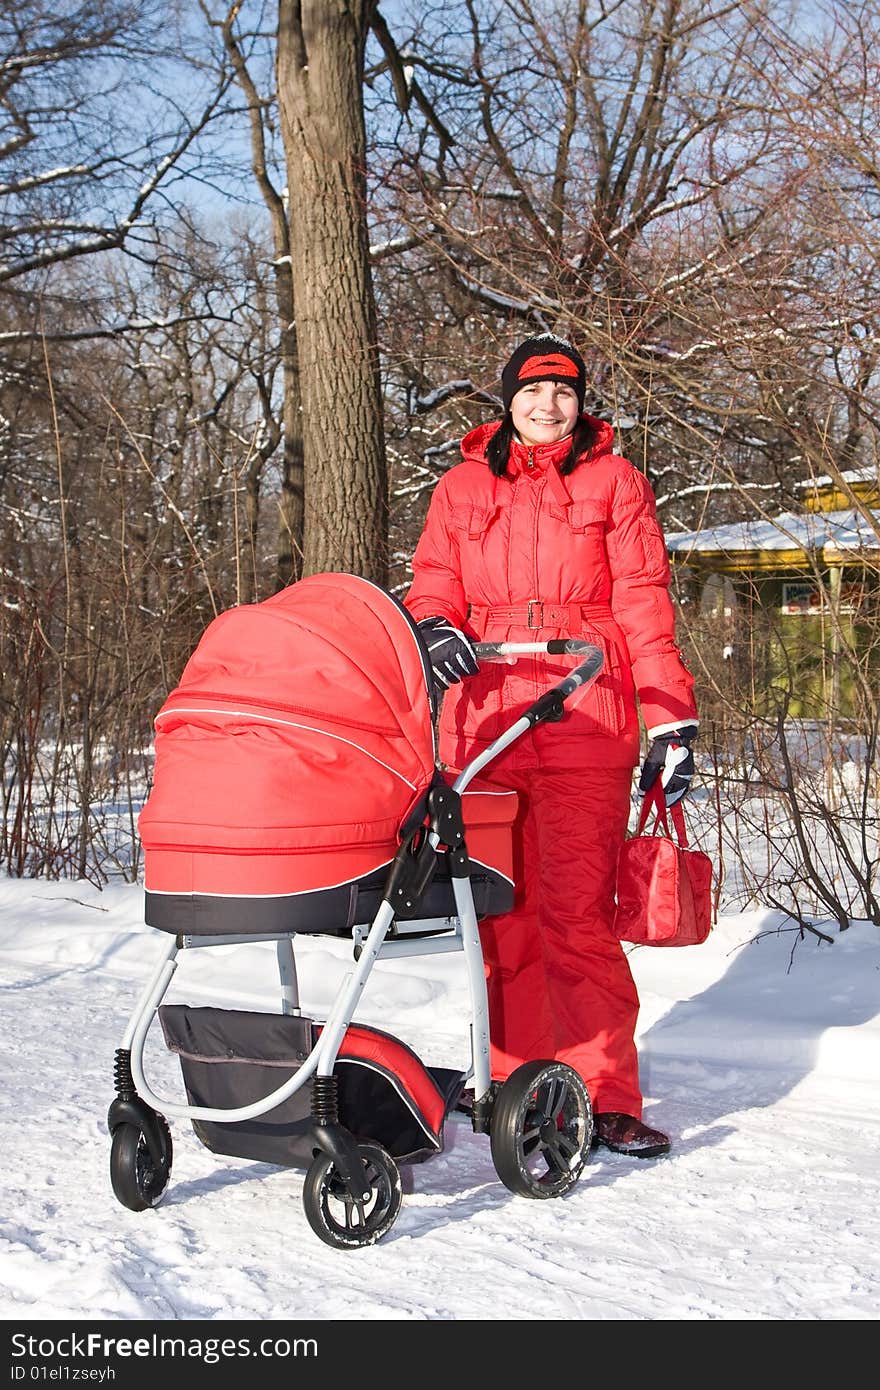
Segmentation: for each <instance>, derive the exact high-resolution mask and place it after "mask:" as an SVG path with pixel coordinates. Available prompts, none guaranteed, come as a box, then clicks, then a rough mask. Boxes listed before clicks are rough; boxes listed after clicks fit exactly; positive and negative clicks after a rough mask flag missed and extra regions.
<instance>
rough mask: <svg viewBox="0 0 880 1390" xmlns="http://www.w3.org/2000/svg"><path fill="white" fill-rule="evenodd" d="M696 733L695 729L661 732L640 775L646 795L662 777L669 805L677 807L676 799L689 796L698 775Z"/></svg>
mask: <svg viewBox="0 0 880 1390" xmlns="http://www.w3.org/2000/svg"><path fill="white" fill-rule="evenodd" d="M696 736H697V731H696V729H695V728H687V729H674V730H673V732H672V733H669V734H658V735H657V737H656V738H655V739H654V742H653V743H652V744H651V747H650V748H649V750H648V756H647V758H646V759H645V761H644V762H643V763H642V772H641V776H640V777H639V791H640V792H641V794H642V796H644V794H645V792H647V791H650V789H651V787H653V785H654V783H655V782H656V781H657V778H658V777H660V778H661V779H662V784H663V789H664V791H665V793H666V805H667V806H674V805H675V803H676V801H681V799H682V797H683V796H687V794H688V791H689V789H690V785H691V778H692V777H693V775H694V755H693V753H692V752H691V744H692V742H693V741H694V739H695V738H696Z"/></svg>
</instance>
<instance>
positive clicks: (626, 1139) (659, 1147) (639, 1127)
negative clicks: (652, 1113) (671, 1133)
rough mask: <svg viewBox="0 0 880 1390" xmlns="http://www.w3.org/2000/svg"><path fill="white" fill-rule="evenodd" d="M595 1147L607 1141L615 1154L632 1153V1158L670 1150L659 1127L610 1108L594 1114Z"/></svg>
mask: <svg viewBox="0 0 880 1390" xmlns="http://www.w3.org/2000/svg"><path fill="white" fill-rule="evenodd" d="M593 1124H594V1129H593V1148H594V1149H595V1148H597V1147H598V1145H599V1144H604V1145H605V1148H606V1149H611V1151H612V1153H616V1154H629V1156H630V1158H659V1157H660V1155H661V1154H668V1153H669V1138H668V1136H667V1135H665V1134H661V1133H660V1130H659V1129H651V1128H650V1127H649V1126H648V1125H643V1124H642V1122H641V1120H637V1119H635V1117H634V1116H633V1115H621V1114H620V1113H619V1112H618V1111H616V1110H609V1111H607V1112H606V1113H605V1114H604V1115H594V1116H593Z"/></svg>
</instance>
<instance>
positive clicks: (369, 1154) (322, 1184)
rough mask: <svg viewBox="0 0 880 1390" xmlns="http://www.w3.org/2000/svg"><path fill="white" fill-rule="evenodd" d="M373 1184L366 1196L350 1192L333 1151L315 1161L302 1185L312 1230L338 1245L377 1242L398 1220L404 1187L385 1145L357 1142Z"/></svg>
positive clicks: (348, 1246)
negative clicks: (362, 1198) (331, 1155)
mask: <svg viewBox="0 0 880 1390" xmlns="http://www.w3.org/2000/svg"><path fill="white" fill-rule="evenodd" d="M357 1152H358V1156H359V1158H360V1160H361V1162H362V1163H363V1165H364V1176H365V1178H366V1181H367V1185H368V1187H369V1189H370V1195H369V1197H368V1198H367V1200H366V1201H357V1200H355V1198H354V1197H352V1195H351V1193H350V1192H349V1191H348V1189H347V1187H346V1185H345V1183H344V1181H343V1179H342V1177H341V1176H340V1174H339V1172H338V1171H337V1169H336V1166H335V1164H334V1162H333V1159H332V1158H331V1157H330V1155H329V1154H326V1153H320V1154H318V1155H317V1157H315V1158H314V1159H313V1160H312V1163H311V1165H310V1167H309V1170H308V1172H307V1173H306V1178H305V1183H304V1185H303V1206H304V1208H305V1213H306V1219H307V1221H308V1223H309V1225H310V1226H311V1228H312V1230H313V1231H314V1232H315V1234H316V1235H317V1236H320V1238H321V1240H323V1241H324V1242H325V1243H326V1244H327V1245H333V1246H335V1248H336V1249H337V1250H353V1249H356V1248H357V1247H358V1246H360V1245H373V1244H375V1242H376V1241H377V1240H381V1239H382V1237H383V1236H384V1235H385V1233H386V1232H387V1231H390V1229H391V1227H392V1226H393V1225H394V1222H395V1221H396V1220H397V1216H398V1213H399V1211H400V1204H401V1202H402V1200H403V1190H402V1187H401V1183H400V1172H399V1171H398V1167H397V1164H396V1163H395V1162H394V1159H393V1158H392V1157H391V1155H390V1154H389V1153H386V1151H385V1149H383V1148H382V1146H381V1144H371V1143H364V1144H358V1146H357Z"/></svg>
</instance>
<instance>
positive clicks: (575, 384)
mask: <svg viewBox="0 0 880 1390" xmlns="http://www.w3.org/2000/svg"><path fill="white" fill-rule="evenodd" d="M531 381H564V382H565V383H566V385H568V386H570V387H571V388H572V390H573V391H575V392H576V393H577V402H578V410H583V408H584V397H585V395H586V392H587V369H586V366H585V364H584V359H583V358H582V357H581V355H580V353H579V352H578V351H577V350H576V348H573V347H572V345H571V343H568V342H566V340H565V339H564V338H557V337H556V336H555V334H553V333H542V334H540V335H539V336H538V337H537V338H527V339H526V340H525V342H524V343H520V345H519V347H518V348H516V349H515V351H514V352H513V353H512V354H511V357H510V360H509V361H508V363H507V365H506V367H505V368H504V371H503V372H502V373H501V399H502V401H503V402H504V409H505V410H509V409H510V402H511V401H512V400H513V398H514V396H515V395H516V393H517V391H519V390H520V388H521V387H523V386H527V385H528V384H529V382H531Z"/></svg>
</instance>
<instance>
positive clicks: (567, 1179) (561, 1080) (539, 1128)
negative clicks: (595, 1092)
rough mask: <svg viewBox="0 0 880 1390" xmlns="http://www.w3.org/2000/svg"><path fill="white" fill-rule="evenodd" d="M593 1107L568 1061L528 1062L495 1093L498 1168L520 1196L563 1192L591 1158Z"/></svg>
mask: <svg viewBox="0 0 880 1390" xmlns="http://www.w3.org/2000/svg"><path fill="white" fill-rule="evenodd" d="M592 1138H593V1107H592V1104H591V1102H590V1094H589V1091H588V1090H587V1088H586V1086H585V1085H584V1083H583V1081H582V1080H581V1078H580V1077H579V1076H578V1074H577V1072H576V1071H574V1070H573V1069H572V1068H571V1067H569V1066H566V1064H565V1063H564V1062H524V1063H523V1064H522V1066H521V1067H517V1069H516V1071H514V1072H511V1074H510V1076H509V1077H508V1078H507V1080H506V1081H505V1082H504V1084H503V1086H502V1087H501V1089H500V1090H499V1092H498V1095H497V1096H496V1098H495V1104H494V1105H493V1107H492V1119H491V1126H490V1132H489V1141H490V1144H491V1149H492V1162H493V1163H494V1164H495V1171H496V1172H497V1174H498V1176H499V1178H500V1179H501V1181H502V1182H503V1183H504V1186H505V1187H506V1188H509V1190H510V1191H511V1192H515V1193H516V1195H517V1196H518V1197H533V1198H537V1199H539V1200H540V1199H543V1198H546V1197H561V1196H562V1195H563V1193H565V1192H568V1190H569V1189H570V1188H572V1187H573V1186H574V1184H575V1183H576V1182H577V1180H578V1178H579V1177H580V1175H581V1173H582V1171H583V1169H584V1166H585V1165H586V1163H587V1161H588V1159H589V1157H590V1145H591V1142H592Z"/></svg>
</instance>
